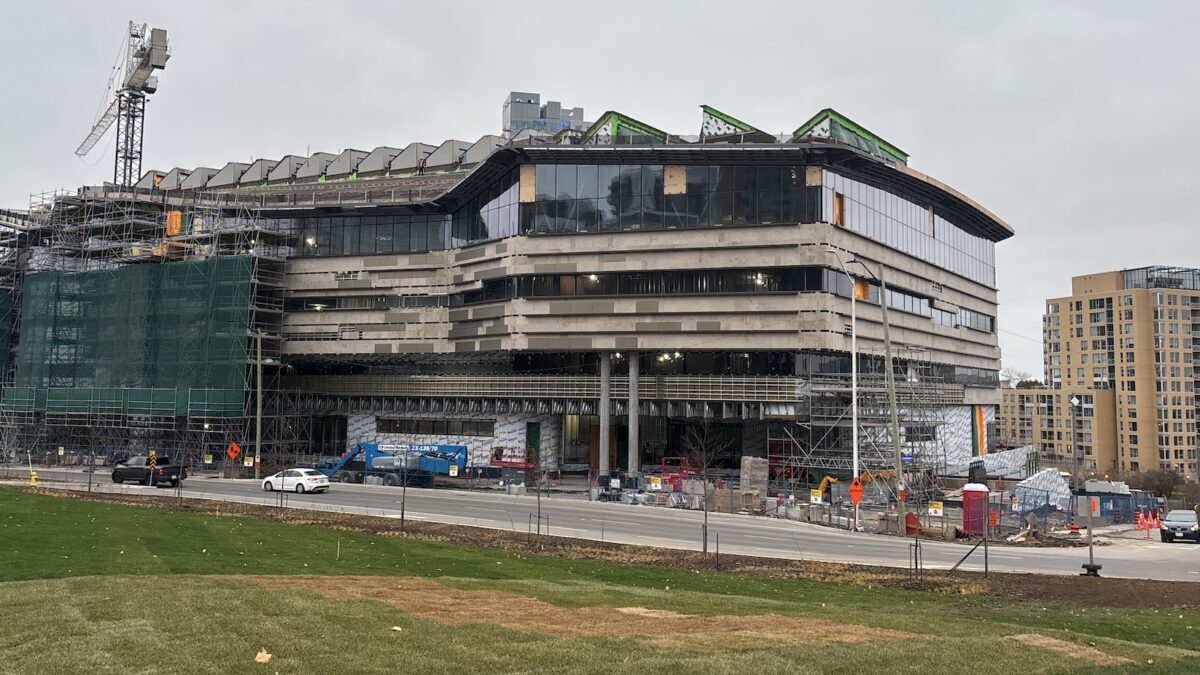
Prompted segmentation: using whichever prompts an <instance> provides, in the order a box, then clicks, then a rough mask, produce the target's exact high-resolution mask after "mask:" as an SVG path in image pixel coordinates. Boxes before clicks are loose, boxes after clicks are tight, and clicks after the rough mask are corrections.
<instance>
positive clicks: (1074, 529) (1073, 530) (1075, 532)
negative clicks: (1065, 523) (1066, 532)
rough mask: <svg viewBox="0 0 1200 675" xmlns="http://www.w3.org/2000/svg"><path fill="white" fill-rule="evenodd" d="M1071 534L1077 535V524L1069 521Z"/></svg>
mask: <svg viewBox="0 0 1200 675" xmlns="http://www.w3.org/2000/svg"><path fill="white" fill-rule="evenodd" d="M1071 534H1079V523H1077V522H1075V521H1074V520H1072V521H1071Z"/></svg>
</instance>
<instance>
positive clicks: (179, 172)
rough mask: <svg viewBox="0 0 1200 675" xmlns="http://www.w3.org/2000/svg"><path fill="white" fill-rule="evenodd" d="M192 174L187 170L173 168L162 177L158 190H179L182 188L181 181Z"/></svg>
mask: <svg viewBox="0 0 1200 675" xmlns="http://www.w3.org/2000/svg"><path fill="white" fill-rule="evenodd" d="M191 174H192V172H191V171H188V170H187V169H181V168H179V167H175V168H174V169H171V170H170V171H168V172H167V175H165V176H163V179H162V180H160V181H159V182H158V189H159V190H180V189H182V188H183V181H184V180H186V179H187V177H188V176H190V175H191Z"/></svg>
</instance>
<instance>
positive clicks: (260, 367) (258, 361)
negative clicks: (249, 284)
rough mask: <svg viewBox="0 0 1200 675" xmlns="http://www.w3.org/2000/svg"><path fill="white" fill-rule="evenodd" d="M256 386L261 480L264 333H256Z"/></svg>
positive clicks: (256, 463) (256, 459)
mask: <svg viewBox="0 0 1200 675" xmlns="http://www.w3.org/2000/svg"><path fill="white" fill-rule="evenodd" d="M254 338H255V358H254V384H255V387H256V388H257V392H256V394H255V396H254V480H259V472H260V471H261V467H262V410H263V405H262V396H263V384H262V379H263V361H262V331H261V330H258V331H255V332H254Z"/></svg>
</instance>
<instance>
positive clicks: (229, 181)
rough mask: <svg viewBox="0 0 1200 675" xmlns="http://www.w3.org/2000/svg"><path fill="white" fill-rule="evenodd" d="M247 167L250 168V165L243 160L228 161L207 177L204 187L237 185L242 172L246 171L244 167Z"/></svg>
mask: <svg viewBox="0 0 1200 675" xmlns="http://www.w3.org/2000/svg"><path fill="white" fill-rule="evenodd" d="M248 168H250V165H249V164H246V163H245V162H230V163H228V164H226V165H225V166H223V167H221V170H220V171H218V172H217V173H216V174H215V175H214V176H213V177H212V178H210V179H208V185H207V186H206V187H210V188H216V187H228V186H230V185H237V184H238V180H239V179H240V178H241V177H242V174H244V173H246V169H248Z"/></svg>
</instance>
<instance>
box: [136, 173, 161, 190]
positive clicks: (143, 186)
mask: <svg viewBox="0 0 1200 675" xmlns="http://www.w3.org/2000/svg"><path fill="white" fill-rule="evenodd" d="M164 175H165V174H164V173H163V172H161V171H147V172H146V174H145V175H144V176H142V179H141V180H139V181H138V182H137V183H135V184H134V187H135V188H138V189H139V190H153V189H154V188H156V187H158V179H159V178H162V177H163V176H164Z"/></svg>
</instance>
